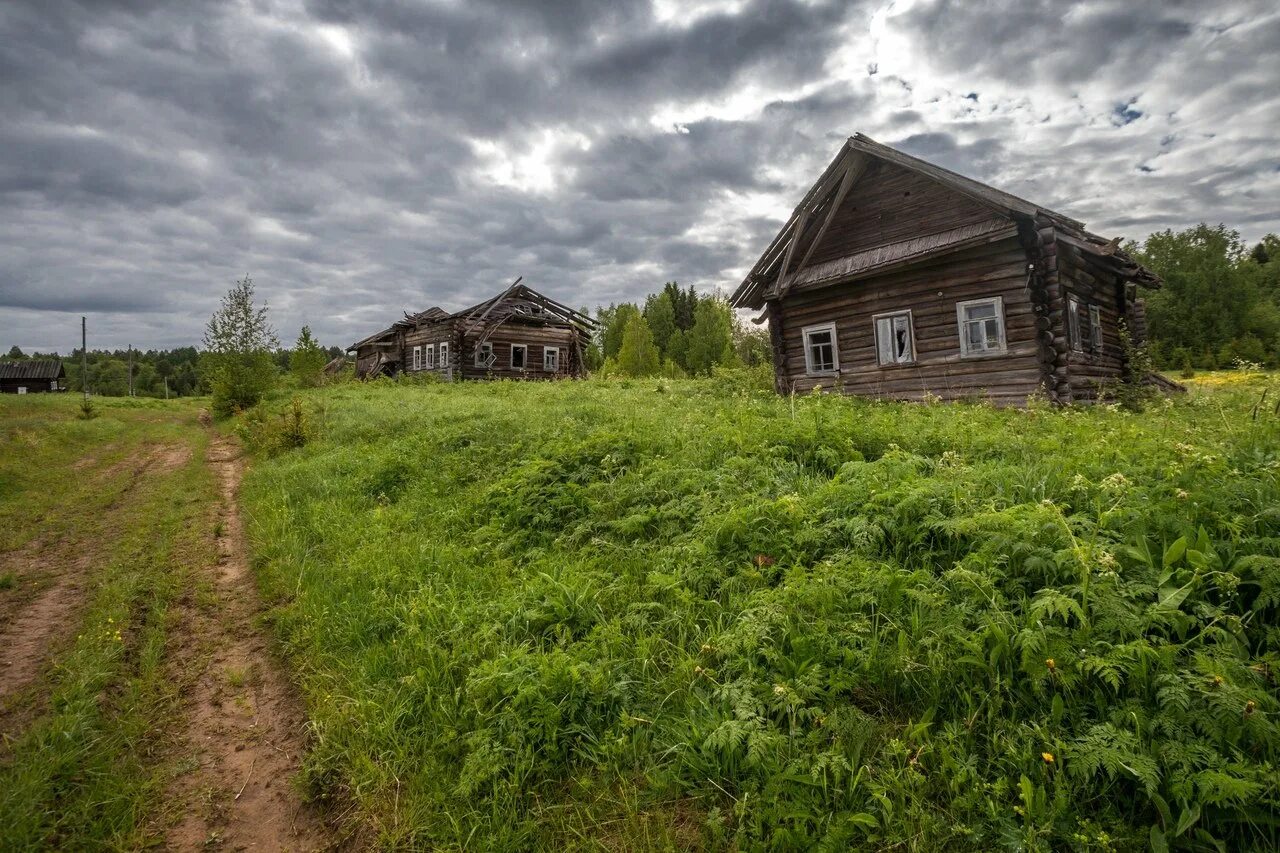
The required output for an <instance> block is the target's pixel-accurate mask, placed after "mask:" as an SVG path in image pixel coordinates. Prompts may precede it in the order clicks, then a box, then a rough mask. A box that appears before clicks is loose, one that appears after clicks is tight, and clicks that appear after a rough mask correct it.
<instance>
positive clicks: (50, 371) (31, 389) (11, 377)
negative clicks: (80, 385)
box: [0, 358, 67, 394]
mask: <svg viewBox="0 0 1280 853" xmlns="http://www.w3.org/2000/svg"><path fill="white" fill-rule="evenodd" d="M66 378H67V371H66V368H64V367H63V366H62V362H61V361H59V360H58V359H56V358H34V359H27V360H23V361H0V394H39V393H42V392H45V391H64V390H66V388H65V386H64V385H63V380H64V379H66Z"/></svg>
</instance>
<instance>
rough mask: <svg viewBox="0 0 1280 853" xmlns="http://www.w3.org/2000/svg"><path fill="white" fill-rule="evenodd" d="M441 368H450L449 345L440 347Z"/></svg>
mask: <svg viewBox="0 0 1280 853" xmlns="http://www.w3.org/2000/svg"><path fill="white" fill-rule="evenodd" d="M440 366H441V367H445V368H447V367H449V345H448V344H441V345H440Z"/></svg>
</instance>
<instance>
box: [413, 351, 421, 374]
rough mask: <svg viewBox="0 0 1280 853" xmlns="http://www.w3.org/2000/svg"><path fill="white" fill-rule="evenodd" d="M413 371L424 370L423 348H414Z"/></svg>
mask: <svg viewBox="0 0 1280 853" xmlns="http://www.w3.org/2000/svg"><path fill="white" fill-rule="evenodd" d="M413 369H414V370H421V369H422V347H414V348H413Z"/></svg>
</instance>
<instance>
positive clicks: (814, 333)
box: [801, 323, 840, 375]
mask: <svg viewBox="0 0 1280 853" xmlns="http://www.w3.org/2000/svg"><path fill="white" fill-rule="evenodd" d="M801 332H802V333H803V334H804V368H805V372H806V373H808V374H810V375H812V374H818V373H835V372H836V371H838V370H839V369H840V352H839V350H838V348H837V345H836V324H835V323H823V324H821V325H819V326H806V327H805V328H804V329H802V330H801Z"/></svg>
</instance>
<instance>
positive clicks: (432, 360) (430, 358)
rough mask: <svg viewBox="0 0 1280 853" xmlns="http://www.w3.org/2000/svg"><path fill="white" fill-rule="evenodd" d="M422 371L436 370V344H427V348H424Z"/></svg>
mask: <svg viewBox="0 0 1280 853" xmlns="http://www.w3.org/2000/svg"><path fill="white" fill-rule="evenodd" d="M422 369H423V370H435V369H436V345H435V344H426V345H425V346H423V347H422Z"/></svg>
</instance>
